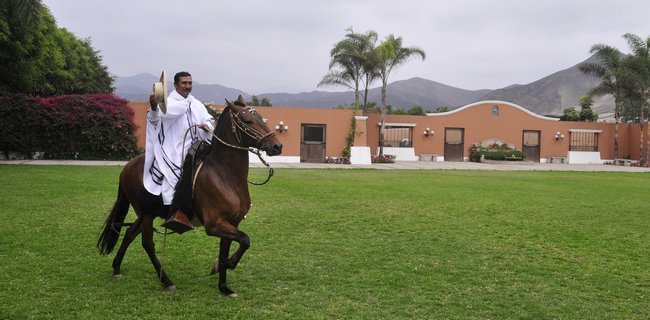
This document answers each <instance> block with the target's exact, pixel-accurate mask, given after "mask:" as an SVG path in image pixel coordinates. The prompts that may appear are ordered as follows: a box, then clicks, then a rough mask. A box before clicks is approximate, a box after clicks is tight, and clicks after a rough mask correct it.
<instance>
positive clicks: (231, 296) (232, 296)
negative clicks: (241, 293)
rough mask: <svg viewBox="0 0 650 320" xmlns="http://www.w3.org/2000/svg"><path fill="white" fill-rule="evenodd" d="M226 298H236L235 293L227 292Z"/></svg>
mask: <svg viewBox="0 0 650 320" xmlns="http://www.w3.org/2000/svg"><path fill="white" fill-rule="evenodd" d="M228 298H231V299H234V298H237V293H235V292H233V293H231V294H229V295H228Z"/></svg>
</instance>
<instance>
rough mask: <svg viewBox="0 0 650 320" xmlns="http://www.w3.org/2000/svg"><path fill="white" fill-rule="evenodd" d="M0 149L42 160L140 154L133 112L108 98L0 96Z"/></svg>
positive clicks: (83, 96)
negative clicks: (35, 154)
mask: <svg viewBox="0 0 650 320" xmlns="http://www.w3.org/2000/svg"><path fill="white" fill-rule="evenodd" d="M0 123H3V125H2V126H1V127H0V149H2V151H4V152H5V153H8V152H9V151H18V152H22V153H25V154H29V153H31V152H37V151H42V152H44V155H43V156H44V158H46V159H84V160H126V159H130V158H132V157H133V156H135V155H136V154H138V153H139V152H140V150H138V147H137V141H136V138H135V134H134V132H135V128H136V127H135V124H134V123H133V111H132V110H131V109H130V108H129V107H128V106H127V101H126V100H124V99H121V98H119V97H116V96H114V95H112V94H88V95H62V96H52V97H47V98H40V97H31V96H22V95H11V96H5V97H2V98H0Z"/></svg>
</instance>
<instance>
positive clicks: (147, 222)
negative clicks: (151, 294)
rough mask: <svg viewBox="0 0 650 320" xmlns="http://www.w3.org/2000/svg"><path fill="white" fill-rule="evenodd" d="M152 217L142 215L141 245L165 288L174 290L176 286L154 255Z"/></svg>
mask: <svg viewBox="0 0 650 320" xmlns="http://www.w3.org/2000/svg"><path fill="white" fill-rule="evenodd" d="M153 219H154V217H152V216H149V215H144V216H143V217H142V247H143V248H144V250H145V251H146V252H147V255H148V256H149V259H150V260H151V263H152V264H153V267H154V268H155V269H156V274H157V275H158V279H160V282H162V284H163V286H164V287H165V290H167V291H174V290H176V286H175V285H174V283H173V282H172V281H171V280H169V277H167V273H165V270H163V268H162V265H161V264H160V261H159V260H158V257H157V256H156V248H155V244H154V242H153Z"/></svg>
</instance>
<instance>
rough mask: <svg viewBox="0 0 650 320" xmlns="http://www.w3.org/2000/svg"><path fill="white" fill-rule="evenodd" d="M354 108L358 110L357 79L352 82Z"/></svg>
mask: <svg viewBox="0 0 650 320" xmlns="http://www.w3.org/2000/svg"><path fill="white" fill-rule="evenodd" d="M354 107H355V108H359V79H357V80H355V81H354Z"/></svg>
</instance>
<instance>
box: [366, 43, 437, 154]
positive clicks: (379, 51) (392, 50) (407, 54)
mask: <svg viewBox="0 0 650 320" xmlns="http://www.w3.org/2000/svg"><path fill="white" fill-rule="evenodd" d="M414 56H419V57H421V58H422V60H424V59H425V57H426V55H425V53H424V50H422V49H420V48H417V47H404V46H402V37H395V36H394V35H392V34H390V35H389V36H388V37H386V40H384V41H383V42H382V43H380V44H379V46H377V48H375V50H374V54H373V57H372V61H374V65H375V70H376V72H377V75H378V78H379V79H381V129H380V133H379V155H380V156H383V155H384V127H385V125H384V117H385V116H386V102H387V93H386V88H387V87H388V78H389V76H390V73H391V72H392V71H393V69H395V68H396V67H398V66H400V65H402V64H404V63H406V62H407V61H408V60H409V59H411V58H412V57H414Z"/></svg>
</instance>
